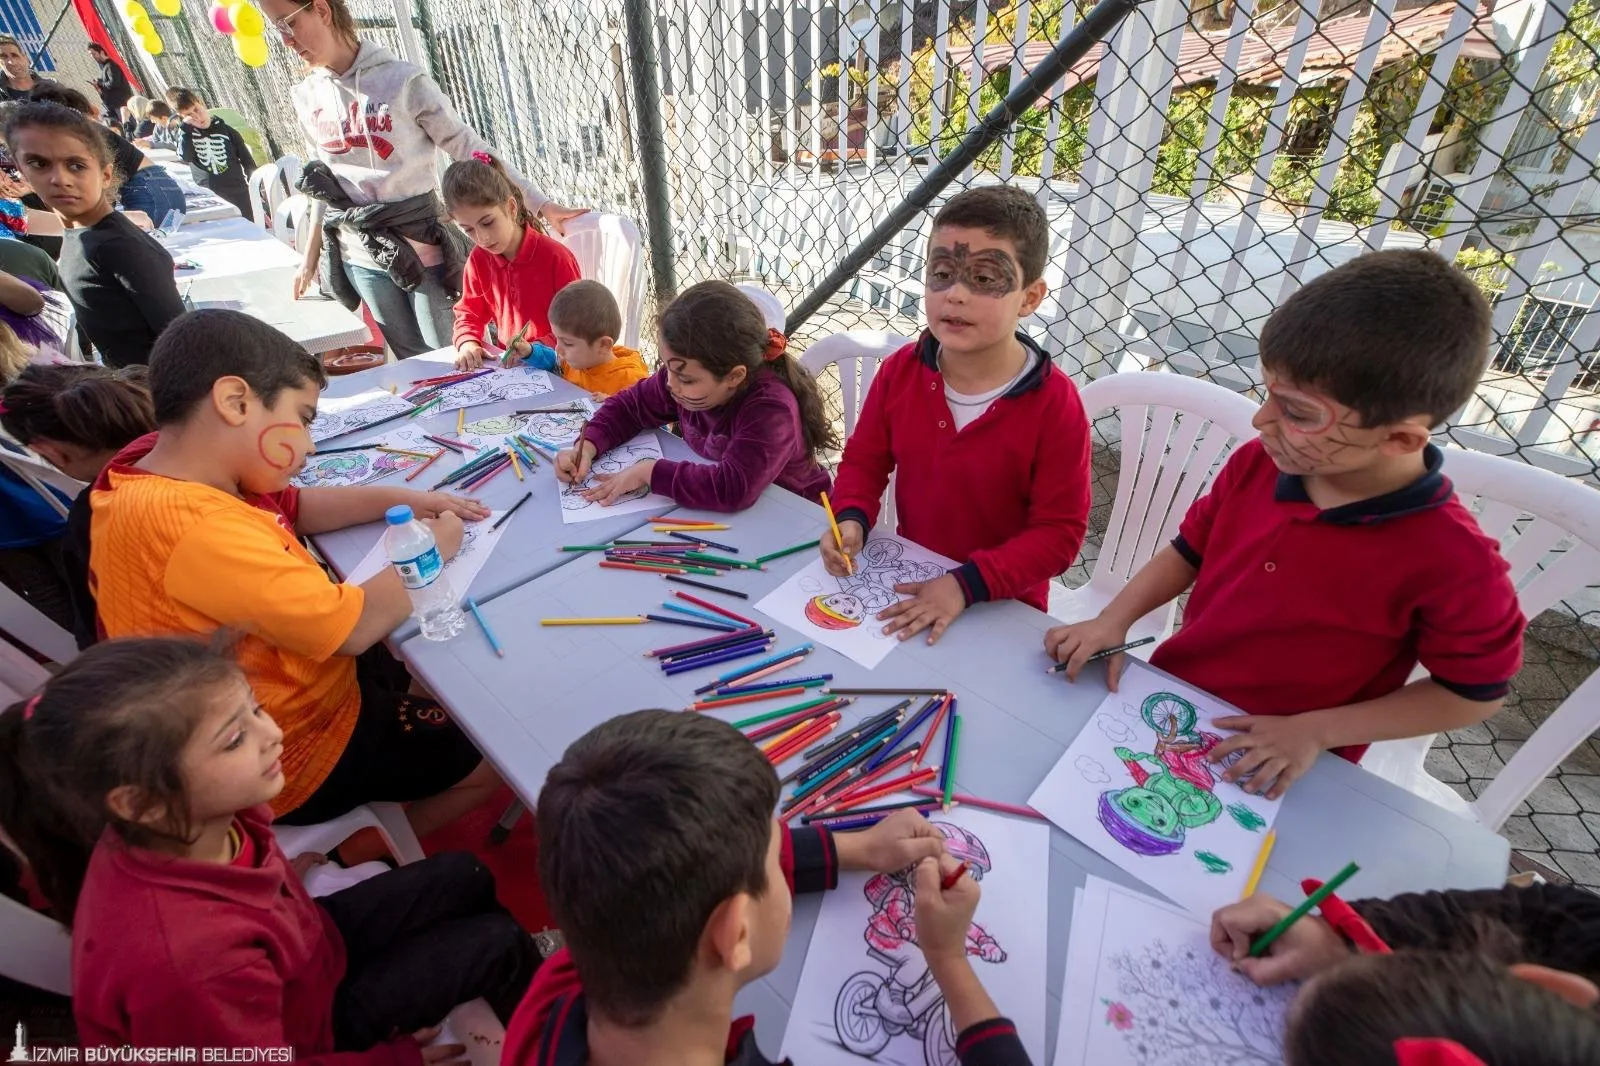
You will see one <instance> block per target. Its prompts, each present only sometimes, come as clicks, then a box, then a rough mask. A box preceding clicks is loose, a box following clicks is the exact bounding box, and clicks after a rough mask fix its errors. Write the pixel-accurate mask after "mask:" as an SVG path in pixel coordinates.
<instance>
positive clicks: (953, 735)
mask: <svg viewBox="0 0 1600 1066" xmlns="http://www.w3.org/2000/svg"><path fill="white" fill-rule="evenodd" d="M960 750H961V716H960V715H959V714H952V715H951V716H950V748H949V750H948V751H946V752H945V756H944V797H943V805H944V809H945V810H947V811H948V810H949V809H950V799H951V796H952V794H953V793H954V792H955V790H956V755H957V753H958V752H959V751H960Z"/></svg>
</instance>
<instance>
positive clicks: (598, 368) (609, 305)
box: [550, 281, 650, 396]
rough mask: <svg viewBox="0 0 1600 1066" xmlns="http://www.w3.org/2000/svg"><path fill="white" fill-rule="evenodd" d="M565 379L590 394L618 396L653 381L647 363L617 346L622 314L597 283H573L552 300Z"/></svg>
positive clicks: (554, 330) (552, 327)
mask: <svg viewBox="0 0 1600 1066" xmlns="http://www.w3.org/2000/svg"><path fill="white" fill-rule="evenodd" d="M550 330H551V332H552V333H554V334H555V338H556V354H557V355H558V356H559V357H560V366H559V368H558V369H559V370H560V372H561V376H562V377H564V378H566V379H567V380H568V381H570V382H572V383H573V384H574V385H576V386H578V388H580V389H586V390H588V391H589V392H592V393H596V394H598V395H600V396H614V395H616V394H617V393H619V392H621V391H622V390H623V389H625V388H627V387H628V386H629V385H632V384H634V383H635V382H638V381H643V380H644V379H645V378H647V377H649V376H650V371H649V370H647V369H645V365H644V359H643V358H642V357H641V356H640V355H639V353H638V352H636V351H634V350H633V349H632V348H624V347H622V346H621V345H620V344H618V343H617V335H618V334H619V333H621V332H622V311H621V309H620V308H618V307H617V299H616V297H614V296H612V295H611V290H610V289H608V288H606V287H605V286H604V285H602V284H600V283H599V282H598V281H574V282H573V283H572V284H570V285H568V286H567V287H566V288H564V289H562V290H561V291H560V292H558V293H556V298H555V299H554V300H551V301H550Z"/></svg>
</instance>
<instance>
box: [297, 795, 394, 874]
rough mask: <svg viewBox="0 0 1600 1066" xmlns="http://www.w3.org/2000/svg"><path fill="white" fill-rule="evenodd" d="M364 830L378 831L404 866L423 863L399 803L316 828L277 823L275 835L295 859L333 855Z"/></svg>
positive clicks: (362, 810)
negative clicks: (298, 856) (314, 854)
mask: <svg viewBox="0 0 1600 1066" xmlns="http://www.w3.org/2000/svg"><path fill="white" fill-rule="evenodd" d="M363 829H376V830H377V831H378V835H379V836H380V837H382V838H383V842H384V844H385V845H386V846H387V847H388V849H389V854H391V855H393V856H394V857H395V860H396V861H397V862H399V863H401V864H402V865H404V864H405V863H411V862H421V861H422V859H423V854H422V845H421V844H420V843H418V841H417V834H416V833H415V832H413V831H412V829H411V823H410V822H409V821H408V820H407V819H406V812H405V809H404V808H402V807H401V806H400V805H399V804H398V803H368V804H365V805H363V806H360V807H357V808H356V809H355V810H353V811H348V812H346V813H344V814H341V815H340V816H339V817H337V818H334V819H332V820H330V821H326V822H318V823H317V824H315V825H282V824H275V825H273V827H272V835H273V836H275V837H277V838H278V847H280V848H282V849H283V853H284V854H285V855H287V856H289V857H290V858H291V859H292V858H294V857H295V856H297V855H304V854H305V853H306V852H308V851H317V852H321V853H322V854H324V855H327V854H331V853H332V852H333V851H334V849H336V848H338V846H339V845H340V844H343V843H344V842H345V841H346V840H349V839H350V838H351V837H352V836H354V835H355V834H357V833H359V832H360V831H361V830H363Z"/></svg>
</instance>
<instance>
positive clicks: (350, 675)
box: [89, 310, 499, 836]
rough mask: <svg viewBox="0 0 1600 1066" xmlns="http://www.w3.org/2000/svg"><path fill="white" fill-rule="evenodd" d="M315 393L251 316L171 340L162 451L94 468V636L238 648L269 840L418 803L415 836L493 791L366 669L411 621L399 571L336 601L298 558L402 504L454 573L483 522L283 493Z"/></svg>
mask: <svg viewBox="0 0 1600 1066" xmlns="http://www.w3.org/2000/svg"><path fill="white" fill-rule="evenodd" d="M325 380H326V378H325V377H324V376H323V371H322V364H321V362H320V361H319V360H318V359H317V358H316V357H315V356H313V355H311V354H309V353H308V352H307V351H306V350H305V349H304V348H301V347H300V346H299V345H297V344H295V343H294V342H293V341H291V340H290V339H289V338H288V337H285V336H284V335H283V334H281V333H279V332H278V331H277V330H275V329H273V328H272V327H271V326H268V325H267V324H266V323H264V322H261V321H258V320H257V319H254V318H251V317H250V316H249V315H245V314H242V313H240V312H238V311H222V310H204V311H195V312H193V313H191V314H188V315H185V316H184V317H183V318H181V319H179V320H178V321H177V322H174V323H173V324H172V327H171V328H170V329H169V330H168V331H167V332H166V333H165V334H163V335H162V337H161V340H160V341H159V342H158V343H157V345H156V351H155V354H154V356H153V358H152V359H151V366H150V394H151V397H152V400H153V402H154V407H155V416H156V424H157V425H158V426H159V427H160V433H159V435H158V436H157V437H156V439H155V441H154V444H153V446H152V447H149V449H148V451H145V452H142V454H124V455H123V456H121V457H119V459H118V461H115V462H113V463H112V464H111V465H110V466H109V467H107V468H106V470H105V472H104V473H102V474H101V475H100V478H99V479H98V480H97V481H96V483H95V485H94V488H93V490H92V495H91V496H90V500H89V505H90V507H91V509H92V511H93V517H92V519H91V522H90V550H89V570H90V573H91V575H92V580H93V583H94V588H95V596H96V600H97V607H98V608H99V612H100V621H101V624H102V625H103V626H104V628H105V633H106V635H107V636H108V637H126V636H148V635H157V634H166V633H177V634H193V635H199V636H210V635H212V634H214V633H216V632H217V631H218V630H222V629H227V630H232V631H239V632H241V633H242V634H243V635H242V636H241V637H240V638H239V641H238V645H237V650H236V654H237V657H238V659H239V663H240V665H241V666H242V667H243V668H244V672H245V675H246V677H248V678H249V680H250V684H251V685H252V686H253V687H254V688H255V690H256V694H257V696H258V697H259V698H260V700H261V704H262V706H263V707H265V708H266V709H267V710H268V711H269V712H270V713H271V714H272V715H273V717H274V718H276V719H277V720H278V721H279V722H280V723H281V724H282V725H283V728H284V733H285V739H284V754H283V763H284V771H285V773H286V774H287V775H288V783H287V785H286V786H285V787H284V790H283V792H282V793H281V794H280V795H279V796H278V798H277V800H276V801H275V802H274V807H275V809H276V810H277V811H278V812H279V813H280V814H281V815H282V816H283V820H284V821H286V822H292V823H295V824H305V823H312V822H322V821H327V820H328V819H330V818H334V817H337V816H338V815H340V814H343V813H344V812H346V811H348V810H350V809H351V808H352V807H355V806H356V805H358V804H361V803H366V802H369V801H371V800H389V801H393V802H409V801H416V802H412V803H411V806H410V808H409V809H408V811H407V814H408V815H409V816H410V818H411V823H412V825H413V826H415V827H416V830H417V835H418V836H426V835H427V834H428V833H429V832H431V831H432V830H433V829H436V828H438V827H439V826H441V825H443V824H445V823H446V822H449V821H452V820H453V819H454V818H455V817H457V816H458V815H459V814H461V813H462V812H463V811H466V810H469V809H471V808H472V807H473V806H476V805H477V804H478V803H479V802H482V800H483V799H485V798H487V796H488V795H489V793H490V791H492V790H493V789H494V788H495V787H497V786H498V784H499V778H498V777H497V776H496V775H495V773H494V771H493V770H492V769H491V768H490V767H489V765H488V764H487V763H484V762H483V760H482V757H481V756H480V755H479V754H478V751H477V749H476V748H474V747H473V746H472V743H471V741H469V740H468V739H467V738H466V736H465V735H464V734H463V733H462V732H461V731H460V729H459V728H457V727H456V725H455V724H454V723H453V722H450V721H448V719H447V718H446V717H445V715H444V712H443V711H442V710H440V709H439V708H438V705H437V704H436V703H435V702H434V701H432V700H430V699H427V698H425V697H421V696H413V695H409V694H408V693H407V691H406V688H407V685H408V679H406V678H404V676H403V671H398V672H399V673H400V675H401V676H398V677H396V676H394V675H395V674H396V673H397V671H396V669H395V667H396V664H395V663H394V661H393V659H392V658H387V657H386V656H385V655H384V654H383V653H381V652H375V651H373V650H372V649H374V648H375V646H377V645H378V644H379V643H380V642H381V641H382V640H383V638H384V637H386V636H387V635H388V634H389V633H390V632H391V631H393V629H394V628H395V626H397V625H399V624H400V623H401V622H403V621H404V620H405V619H406V618H407V617H408V616H409V615H410V614H411V602H410V599H409V598H408V596H407V594H406V590H405V587H404V586H403V585H402V584H401V583H400V578H399V575H398V574H397V573H395V572H394V569H393V568H392V567H385V568H384V569H383V572H382V573H380V574H378V575H377V576H376V577H374V578H372V579H370V580H368V581H367V582H366V583H365V584H363V585H359V586H355V585H335V584H333V583H332V582H330V581H329V580H328V578H327V575H326V574H324V573H323V571H322V568H321V567H320V566H318V565H317V563H316V561H315V560H314V559H313V558H312V557H311V554H310V553H309V552H307V551H306V550H305V548H303V547H301V545H300V541H299V539H298V538H299V537H301V536H308V535H311V534H315V533H322V532H327V531H330V530H334V529H340V528H343V527H345V526H350V525H357V524H360V523H364V522H372V521H376V520H377V519H379V518H381V517H382V516H383V513H384V512H385V511H386V510H388V509H389V508H390V507H392V506H394V505H396V504H406V505H408V506H409V507H411V508H412V510H413V512H414V513H416V514H417V515H418V516H419V517H423V518H427V519H431V520H432V521H431V524H432V526H433V529H434V535H435V536H436V537H437V538H438V541H439V550H440V554H441V555H443V557H444V558H446V559H449V558H451V557H452V556H454V555H455V553H456V551H457V550H458V549H459V548H460V545H461V536H462V530H461V518H462V517H466V518H469V519H473V520H477V519H479V518H482V517H485V516H486V515H487V513H488V512H487V511H485V510H484V509H483V508H482V507H481V506H480V505H479V504H478V503H477V502H476V501H473V500H464V499H460V498H458V497H454V496H449V495H447V494H444V493H422V492H413V491H411V490H409V489H402V488H387V487H383V486H366V487H358V488H340V489H306V490H303V491H297V490H295V489H294V488H293V487H292V486H291V485H290V483H289V482H290V479H291V478H292V477H294V475H295V474H296V473H298V472H299V470H300V468H301V467H302V466H303V465H304V463H305V457H306V455H307V454H308V453H309V452H310V451H311V447H312V446H311V437H310V434H309V433H308V432H307V427H308V426H310V425H311V422H312V419H313V418H315V417H316V409H317V397H318V390H319V388H320V387H321V386H322V384H323V383H324V382H325ZM130 451H131V450H130ZM364 652H365V653H369V654H367V655H363V653H364ZM358 655H359V656H362V662H361V667H362V669H361V670H360V671H359V672H358V670H357V660H356V658H355V657H356V656H358ZM380 674H382V675H384V676H379V675H380Z"/></svg>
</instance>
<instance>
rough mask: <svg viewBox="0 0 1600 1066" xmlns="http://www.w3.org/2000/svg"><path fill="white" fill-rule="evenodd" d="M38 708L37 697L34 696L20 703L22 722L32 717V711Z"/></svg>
mask: <svg viewBox="0 0 1600 1066" xmlns="http://www.w3.org/2000/svg"><path fill="white" fill-rule="evenodd" d="M38 709H39V697H38V696H35V697H33V699H31V700H29V701H28V702H27V703H24V704H23V705H22V720H23V721H24V722H26V721H29V720H30V719H32V718H33V712H34V711H36V710H38Z"/></svg>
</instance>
